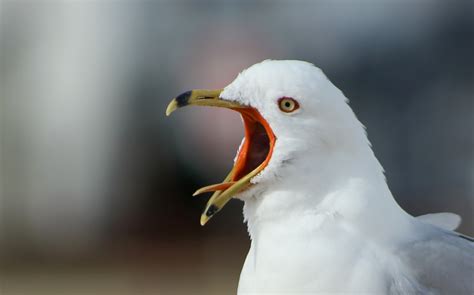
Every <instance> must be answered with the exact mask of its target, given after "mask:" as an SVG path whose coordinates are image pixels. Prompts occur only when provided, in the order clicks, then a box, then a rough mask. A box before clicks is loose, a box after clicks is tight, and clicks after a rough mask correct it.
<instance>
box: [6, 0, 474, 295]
mask: <svg viewBox="0 0 474 295" xmlns="http://www.w3.org/2000/svg"><path fill="white" fill-rule="evenodd" d="M473 52H474V7H473V1H389V0H383V1H375V0H373V1H357V2H356V1H195V2H184V1H175V2H174V1H131V0H130V1H101V2H98V1H97V2H93V1H47V2H46V1H45V2H43V1H31V2H28V1H1V2H0V293H1V294H137V293H140V294H186V293H188V294H190V293H192V294H233V293H235V290H236V286H237V281H238V274H239V273H240V268H241V265H242V263H243V259H244V257H245V254H246V251H247V249H248V247H249V241H248V238H247V234H246V228H245V226H244V225H243V224H242V215H241V207H242V204H241V203H240V202H239V201H234V202H232V204H230V206H227V207H226V208H225V210H223V212H222V213H221V214H219V215H218V216H216V218H214V219H213V220H212V221H211V222H210V223H209V224H208V225H206V227H204V228H202V227H200V226H199V216H200V213H201V210H202V209H203V206H204V204H205V201H206V198H205V197H204V198H201V199H196V198H191V194H192V192H193V191H194V190H195V189H197V188H199V187H201V186H204V185H207V184H210V183H216V182H218V181H220V180H221V179H222V178H223V177H224V176H225V175H226V172H228V170H229V169H230V167H231V165H232V159H233V157H234V155H235V152H236V150H237V147H238V144H239V143H240V141H241V138H242V136H243V128H242V126H241V122H240V119H239V118H238V116H237V115H236V114H234V113H232V112H230V111H226V110H215V109H212V110H208V109H197V108H196V109H192V110H186V109H185V110H183V111H182V112H180V113H179V114H176V115H174V116H172V117H171V118H165V116H164V110H165V107H166V105H167V103H168V102H169V100H170V99H171V98H173V97H174V96H175V95H177V94H179V93H181V92H183V91H185V90H188V89H192V88H217V87H223V86H225V85H227V84H228V83H229V82H231V81H232V80H233V78H234V77H235V76H236V75H237V73H238V72H239V71H241V70H242V69H244V68H246V67H248V66H250V65H252V64H254V63H256V62H259V61H261V60H263V59H300V60H306V61H309V62H312V63H314V64H316V65H317V66H319V67H321V68H322V69H323V71H324V72H325V73H326V74H327V75H328V77H329V78H330V79H331V80H332V81H333V83H334V84H336V85H337V86H338V87H339V88H340V89H341V90H342V91H343V92H344V93H345V94H346V95H347V96H348V97H349V98H350V100H351V106H352V108H353V109H354V111H355V112H356V114H357V115H358V117H359V119H360V120H361V121H362V122H363V123H364V124H365V125H366V126H367V129H368V134H369V139H370V140H371V142H372V143H373V147H374V151H375V154H376V155H377V157H378V158H379V159H380V161H381V162H382V165H383V166H384V167H385V170H386V175H387V179H388V182H389V185H390V187H391V189H392V192H393V194H394V196H395V197H396V199H397V201H398V202H399V204H400V205H401V206H402V207H403V208H404V209H405V210H407V211H408V212H409V213H411V214H413V215H420V214H426V213H429V212H439V211H450V212H455V213H458V214H460V215H461V216H462V217H463V224H462V226H461V228H460V232H462V233H465V234H469V235H474V220H473V214H472V213H473V202H474V201H473V200H474V181H473V177H474V152H473V151H474V130H473V128H474V115H473V114H474V100H473V99H474V98H473V93H474V75H473V74H474V57H473ZM189 150H193V151H194V152H193V153H192V155H190V154H189V153H188V152H189ZM394 226H396V225H394Z"/></svg>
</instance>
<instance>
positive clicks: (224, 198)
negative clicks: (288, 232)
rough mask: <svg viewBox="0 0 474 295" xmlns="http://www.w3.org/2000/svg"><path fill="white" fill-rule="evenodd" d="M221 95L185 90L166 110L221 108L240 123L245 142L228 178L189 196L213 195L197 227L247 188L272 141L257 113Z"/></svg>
mask: <svg viewBox="0 0 474 295" xmlns="http://www.w3.org/2000/svg"><path fill="white" fill-rule="evenodd" d="M221 92H222V89H216V90H204V89H198V90H191V91H187V92H185V93H182V94H180V95H179V96H178V97H176V98H175V99H173V100H172V101H171V102H170V103H169V105H168V107H167V108H166V115H167V116H169V115H170V114H171V113H172V112H174V111H175V110H176V109H178V108H181V107H184V106H187V105H196V106H211V107H223V108H228V109H231V110H234V111H237V112H239V113H240V114H241V116H242V119H243V122H244V127H245V139H244V142H243V144H242V146H241V148H240V150H239V152H238V155H237V158H236V160H235V163H234V167H233V168H232V170H231V171H230V173H229V175H227V177H226V178H225V179H224V181H223V182H222V183H218V184H214V185H209V186H206V187H203V188H201V189H198V190H197V191H196V192H195V193H194V194H193V196H195V195H198V194H202V193H205V192H214V193H213V194H212V196H211V198H210V199H209V201H208V202H207V205H206V208H205V209H204V212H203V213H202V215H201V225H204V224H206V222H207V221H208V220H209V219H210V218H211V217H212V216H214V215H215V214H216V213H217V212H219V211H220V210H221V209H222V208H223V207H224V206H225V204H227V202H229V201H230V199H232V198H233V197H234V196H235V195H236V194H237V193H239V192H241V191H243V190H245V189H247V188H248V187H249V186H250V185H251V183H250V180H251V179H252V178H253V177H254V176H256V175H257V174H258V173H260V172H261V171H262V170H263V169H265V167H266V166H267V165H268V162H269V161H270V159H271V156H272V152H273V147H274V146H275V141H276V137H275V135H274V134H273V131H272V129H271V128H270V125H269V124H268V123H267V121H266V120H265V119H264V118H263V117H262V115H261V114H260V113H259V112H258V110H256V109H255V108H252V107H249V106H245V105H242V104H239V103H238V102H234V101H229V100H224V99H221V98H220V97H219V96H220V94H221Z"/></svg>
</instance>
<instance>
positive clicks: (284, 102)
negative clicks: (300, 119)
mask: <svg viewBox="0 0 474 295" xmlns="http://www.w3.org/2000/svg"><path fill="white" fill-rule="evenodd" d="M278 106H279V107H280V110H281V111H282V112H285V113H291V112H294V111H296V110H297V109H298V108H299V107H300V105H299V104H298V102H297V101H296V100H294V99H293V98H291V97H282V98H280V99H279V100H278Z"/></svg>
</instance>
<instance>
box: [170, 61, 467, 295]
mask: <svg viewBox="0 0 474 295" xmlns="http://www.w3.org/2000/svg"><path fill="white" fill-rule="evenodd" d="M192 105H194V106H212V107H223V108H228V109H231V110H233V111H237V112H238V113H240V115H241V117H242V121H243V125H244V128H245V137H244V139H243V141H242V143H241V145H240V147H239V149H238V151H237V156H236V158H235V160H234V165H233V168H232V169H231V171H230V173H229V174H228V176H227V177H225V179H224V180H223V181H222V182H221V183H218V184H214V185H209V186H206V187H203V188H201V189H199V190H197V191H196V193H195V195H198V194H201V193H206V192H213V194H212V196H211V197H210V199H209V201H208V203H207V205H206V207H205V209H204V212H203V214H202V215H201V225H204V224H205V223H206V222H208V221H209V219H210V218H212V217H213V216H214V215H215V214H216V213H217V212H219V211H220V210H221V209H222V208H223V207H224V206H225V204H226V203H227V202H229V200H231V199H233V198H236V199H240V200H243V201H244V208H243V214H244V221H245V222H246V224H247V228H248V232H249V236H250V239H251V246H250V250H249V252H248V254H247V257H246V259H245V263H244V265H243V269H242V272H241V274H240V280H239V286H238V291H237V292H238V294H474V241H473V240H472V238H469V237H467V236H464V235H461V234H459V233H457V232H455V231H454V230H455V229H456V228H457V226H458V225H459V223H460V218H459V216H457V215H455V214H452V213H437V214H427V215H424V216H419V217H414V216H411V215H410V214H408V213H406V212H405V211H404V210H403V209H402V208H401V207H400V206H399V205H398V204H397V202H396V201H395V199H394V198H393V196H392V193H391V192H390V189H389V187H388V185H387V182H386V179H385V175H384V170H383V168H382V166H381V164H380V163H379V161H378V160H377V158H376V157H375V155H374V153H373V151H372V148H371V144H370V142H369V141H368V139H367V134H366V130H365V127H364V126H363V125H362V124H361V122H360V121H359V120H358V119H357V117H356V116H355V114H354V112H353V111H352V109H351V108H350V106H349V105H348V99H347V98H346V96H345V95H344V94H343V93H342V91H341V90H339V89H338V88H337V87H336V86H334V84H332V83H331V82H330V81H329V79H328V78H327V77H326V76H325V74H324V73H323V72H322V71H321V70H320V69H319V68H318V67H316V66H314V65H313V64H311V63H308V62H304V61H296V60H265V61H263V62H260V63H258V64H255V65H253V66H251V67H249V68H248V69H246V70H244V71H243V72H241V73H240V74H239V75H238V76H237V78H236V79H235V80H234V81H233V82H232V83H231V84H229V85H228V86H227V87H225V88H223V89H215V90H205V89H197V90H192V91H187V92H185V93H183V94H181V95H179V96H177V97H176V98H175V99H173V100H172V101H171V102H170V104H169V105H168V108H167V109H166V115H170V114H171V113H172V112H173V111H175V110H176V109H178V108H181V107H184V106H192Z"/></svg>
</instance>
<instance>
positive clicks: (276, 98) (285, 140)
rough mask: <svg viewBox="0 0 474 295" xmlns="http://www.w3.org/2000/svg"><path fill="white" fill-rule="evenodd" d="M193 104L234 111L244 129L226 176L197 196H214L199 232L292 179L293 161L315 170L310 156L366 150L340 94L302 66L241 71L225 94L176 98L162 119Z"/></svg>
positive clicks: (271, 63)
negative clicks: (228, 207) (229, 207)
mask: <svg viewBox="0 0 474 295" xmlns="http://www.w3.org/2000/svg"><path fill="white" fill-rule="evenodd" d="M191 105H195V106H213V107H224V108H228V109H231V110H234V111H237V112H239V113H240V114H241V116H242V120H243V125H244V128H245V137H244V139H243V141H242V144H241V146H240V148H239V150H238V152H237V156H236V158H235V160H234V166H233V168H232V170H231V171H230V173H229V175H228V176H227V177H226V178H225V179H224V181H223V182H222V183H219V184H215V185H210V186H206V187H203V188H201V189H199V190H197V191H196V193H195V195H197V194H201V193H204V192H214V193H213V195H212V196H211V198H210V199H209V201H208V203H207V205H206V208H205V210H204V212H203V214H202V216H201V224H202V225H204V224H205V223H206V222H207V221H208V220H209V219H210V218H211V217H212V216H214V215H215V213H217V212H218V211H220V210H221V209H222V208H223V207H224V205H225V204H226V203H227V202H228V201H229V200H230V199H232V198H241V199H246V198H249V197H251V196H254V195H255V194H258V193H262V192H263V191H265V189H267V188H268V187H269V185H270V184H271V183H275V182H278V181H279V180H281V179H285V178H286V177H289V174H291V173H292V171H291V168H292V167H293V168H294V163H295V162H299V163H305V165H299V167H303V168H301V169H308V167H309V169H313V168H315V167H317V165H318V163H317V162H314V161H317V160H316V159H315V158H314V155H317V156H318V157H319V158H321V159H322V158H327V157H330V155H331V154H338V153H344V154H347V153H354V152H357V150H358V149H362V150H364V151H365V150H366V149H367V139H366V136H365V132H364V129H363V128H362V126H361V124H360V123H359V121H358V120H357V119H356V117H355V115H354V113H353V112H352V110H351V109H350V107H349V106H348V105H347V99H346V97H345V96H344V94H343V93H342V92H341V91H340V90H339V89H338V88H337V87H335V86H334V85H333V84H332V83H331V82H330V81H329V80H328V79H327V77H326V76H325V75H324V74H323V72H322V71H321V70H320V69H319V68H317V67H315V66H314V65H312V64H310V63H307V62H303V61H293V60H285V61H277V60H266V61H263V62H261V63H258V64H255V65H253V66H251V67H250V68H248V69H246V70H244V71H243V72H241V73H240V74H239V75H238V76H237V78H236V79H235V80H234V81H233V82H232V83H231V84H229V85H228V86H227V87H225V88H224V89H215V90H203V89H198V90H191V91H187V92H185V93H183V94H181V95H179V96H177V97H176V98H175V99H173V100H172V101H171V102H170V104H169V105H168V108H167V110H166V114H167V115H170V114H171V113H172V112H173V111H175V110H176V109H178V108H181V107H184V106H191ZM369 150H370V149H369ZM311 167H313V168H311ZM321 169H324V167H321ZM299 173H300V174H301V173H303V174H304V173H305V171H299ZM305 181H306V180H305Z"/></svg>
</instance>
